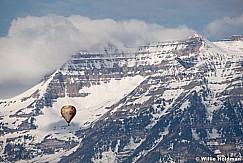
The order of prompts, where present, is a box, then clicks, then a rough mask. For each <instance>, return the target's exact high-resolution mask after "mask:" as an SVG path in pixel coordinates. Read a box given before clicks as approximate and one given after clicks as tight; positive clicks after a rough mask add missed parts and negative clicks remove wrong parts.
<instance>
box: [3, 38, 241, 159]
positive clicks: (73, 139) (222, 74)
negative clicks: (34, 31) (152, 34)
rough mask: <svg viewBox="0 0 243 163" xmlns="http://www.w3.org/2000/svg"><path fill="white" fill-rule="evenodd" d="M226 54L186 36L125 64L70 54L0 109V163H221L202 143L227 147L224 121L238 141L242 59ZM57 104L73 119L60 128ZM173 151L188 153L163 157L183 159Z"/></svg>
mask: <svg viewBox="0 0 243 163" xmlns="http://www.w3.org/2000/svg"><path fill="white" fill-rule="evenodd" d="M219 46H221V47H219ZM222 47H223V48H222ZM225 47H226V48H225ZM234 47H236V46H234ZM227 48H228V47H227V46H226V44H225V42H221V43H220V42H218V43H217V44H215V43H211V42H209V41H208V40H206V39H205V38H203V37H202V36H199V35H194V36H192V37H190V38H188V40H186V41H175V42H167V43H158V44H157V45H156V44H155V45H154V44H150V45H145V46H140V47H138V49H137V52H136V53H132V54H129V55H126V54H125V53H123V52H118V51H117V50H114V47H113V48H110V49H112V53H114V56H112V55H110V54H108V53H109V51H105V52H104V53H103V54H89V53H87V52H80V53H77V54H74V55H73V56H72V57H71V59H70V60H69V61H67V63H65V64H64V65H62V66H61V67H60V68H59V69H58V70H57V71H55V72H54V73H53V74H51V75H50V76H48V77H45V79H44V80H43V81H42V82H41V83H40V84H38V85H37V86H35V87H33V88H32V89H30V90H29V91H27V92H25V93H23V94H21V95H19V96H17V97H15V98H11V99H9V100H0V106H1V115H0V120H1V130H0V135H1V137H0V138H1V139H0V140H1V141H0V142H2V145H1V147H2V149H4V150H3V151H2V153H1V155H0V156H1V158H2V160H8V161H17V160H28V161H30V162H32V161H34V160H49V161H51V160H52V161H53V162H56V161H61V162H65V161H81V162H91V161H93V162H99V161H105V160H106V161H107V160H109V159H110V160H112V161H113V162H116V161H117V162H131V161H132V162H144V161H146V160H149V159H152V160H153V159H154V160H156V159H157V158H158V159H157V161H159V160H164V161H165V160H167V161H168V160H174V161H178V160H183V161H189V160H191V161H192V160H194V159H195V158H196V156H197V155H199V154H201V155H202V154H203V153H200V151H203V152H206V153H207V155H208V156H212V157H215V156H216V154H215V151H218V152H219V151H220V152H221V154H225V152H223V150H222V149H221V146H219V145H218V146H213V148H215V149H213V148H212V149H211V147H210V145H207V143H209V144H210V142H214V143H216V142H217V141H215V140H214V139H215V138H217V137H222V139H223V138H224V137H225V139H228V135H229V134H228V132H229V131H228V129H225V128H224V126H223V124H220V123H219V122H220V121H219V119H220V118H221V119H222V117H224V116H222V117H220V114H223V115H224V114H225V115H227V116H228V117H230V119H231V120H232V122H234V123H233V124H231V125H233V127H234V125H235V126H236V127H235V128H236V129H235V130H233V131H231V132H230V133H235V134H236V136H237V138H241V137H240V133H242V129H241V123H242V122H241V117H242V114H241V113H240V110H242V101H243V99H242V92H243V91H241V90H242V89H243V88H242V75H241V74H242V69H243V68H242V57H243V56H242V53H241V51H240V50H238V49H237V50H235V51H234V53H232V50H230V51H229V50H227ZM65 104H73V105H75V106H76V107H77V109H78V113H77V115H76V117H74V119H73V122H71V124H70V125H71V126H70V127H67V126H66V125H65V122H64V120H62V119H61V118H60V115H59V113H60V108H61V106H62V105H65ZM198 107H199V109H200V110H198V109H196V108H198ZM223 108H226V110H233V111H231V112H232V113H231V112H229V111H226V112H225V111H224V109H223ZM233 113H234V115H232V114H233ZM46 118H48V119H50V120H51V121H50V122H48V121H47V119H46ZM193 119H194V120H193ZM223 119H224V120H225V122H227V123H226V124H228V125H229V123H228V120H227V118H225V117H224V118H223ZM233 119H236V120H235V121H233ZM6 122H7V124H6ZM181 124H185V125H184V126H183V125H181ZM199 124H203V125H202V127H201V128H202V129H201V130H200V128H199V126H200V125H199ZM217 124H218V125H217ZM213 125H215V126H216V128H215V127H213ZM192 126H193V127H192ZM207 126H211V128H212V129H209V130H208V129H207ZM217 126H218V127H217ZM220 126H223V127H221V128H220ZM237 126H238V127H237ZM198 128H199V129H198ZM185 131H190V132H185ZM219 131H220V134H219V133H218V132H219ZM210 132H211V133H210ZM224 132H226V136H223V134H222V133H224ZM212 133H214V134H212ZM210 134H211V138H210ZM17 135H18V136H17ZM212 135H213V136H212ZM215 136H216V137H215ZM4 137H7V139H6V140H5V139H4ZM214 137H215V138H214ZM99 138H101V139H99ZM172 138H174V139H172ZM176 139H178V140H180V141H181V142H180V141H175V140H176ZM211 139H212V140H211ZM183 141H186V142H188V144H190V145H189V146H191V147H193V148H195V151H196V153H195V154H193V153H191V154H190V152H189V154H186V153H185V152H183V151H178V150H176V151H175V150H173V149H176V148H174V147H172V146H176V145H175V144H177V146H178V147H180V146H182V147H183V148H185V151H190V148H188V147H187V146H186V145H185V142H184V143H183ZM200 141H202V142H204V143H203V144H201V143H200ZM234 141H236V140H234ZM16 142H21V143H19V144H18V143H16ZM23 142H26V143H23ZM232 142H233V141H232ZM95 143H98V144H95ZM54 144H55V145H54ZM205 144H206V145H205ZM34 146H36V147H35V148H34ZM91 147H92V149H89V148H91ZM167 148H168V149H167ZM232 148H233V147H232ZM11 149H18V150H17V151H21V150H22V151H21V152H14V151H11ZM171 149H172V150H171ZM233 149H234V150H235V152H236V153H237V152H239V151H240V152H241V150H242V149H241V150H237V149H236V147H234V148H233ZM66 151H69V152H68V154H65V152H66ZM143 151H144V152H143ZM72 152H73V153H72ZM191 152H192V151H191ZM18 153H19V155H17V154H18ZM30 153H32V154H30ZM176 154H179V155H180V157H178V156H177V155H176ZM63 156H65V157H63ZM155 156H156V157H155ZM54 157H56V160H53V158H54ZM155 158H156V159H155ZM104 159H105V160H104ZM31 160H32V161H31ZM112 161H111V162H112ZM155 162H156V161H155Z"/></svg>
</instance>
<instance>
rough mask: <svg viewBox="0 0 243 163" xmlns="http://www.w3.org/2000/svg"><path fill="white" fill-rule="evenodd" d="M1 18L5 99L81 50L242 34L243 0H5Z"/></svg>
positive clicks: (0, 74)
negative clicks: (194, 35)
mask: <svg viewBox="0 0 243 163" xmlns="http://www.w3.org/2000/svg"><path fill="white" fill-rule="evenodd" d="M0 20H1V21H0V58H1V60H0V99H1V98H8V97H12V96H15V95H17V94H19V93H21V92H23V91H25V90H27V89H28V88H30V87H31V86H33V85H35V84H36V83H38V81H40V80H41V78H43V76H44V75H45V74H48V73H50V72H53V71H54V70H55V69H56V68H58V67H60V66H61V65H62V64H63V63H65V61H66V60H67V59H68V58H69V57H70V55H72V54H73V53H75V52H77V51H78V50H84V49H85V50H86V49H92V48H93V47H99V48H103V47H105V46H106V45H107V44H109V43H113V44H115V45H116V46H118V47H120V48H122V47H123V45H124V44H129V45H134V46H136V45H141V44H144V43H148V42H156V41H167V40H175V39H183V38H186V37H188V35H191V34H193V33H199V34H201V35H203V36H204V37H206V38H207V39H209V40H211V41H215V40H218V39H222V38H224V37H226V36H230V35H233V34H240V35H243V0H80V1H78V0H0ZM26 62H28V64H26ZM6 67H7V68H6Z"/></svg>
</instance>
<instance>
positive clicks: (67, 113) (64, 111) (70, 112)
mask: <svg viewBox="0 0 243 163" xmlns="http://www.w3.org/2000/svg"><path fill="white" fill-rule="evenodd" d="M75 114H76V108H75V107H74V106H72V105H67V106H63V107H62V108H61V115H62V117H63V118H64V119H65V120H66V121H67V123H68V125H69V123H70V122H71V120H72V119H73V117H74V116H75Z"/></svg>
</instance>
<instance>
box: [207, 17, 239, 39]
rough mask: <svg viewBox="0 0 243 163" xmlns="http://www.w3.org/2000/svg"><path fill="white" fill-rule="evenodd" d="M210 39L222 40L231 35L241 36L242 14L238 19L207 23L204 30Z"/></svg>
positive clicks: (224, 19)
mask: <svg viewBox="0 0 243 163" xmlns="http://www.w3.org/2000/svg"><path fill="white" fill-rule="evenodd" d="M205 33H206V35H207V36H208V37H209V38H210V37H211V38H213V37H215V38H224V37H227V36H231V35H235V34H236V35H239V34H240V35H243V13H242V15H241V16H239V17H234V18H230V17H224V18H222V19H218V20H215V21H212V22H211V23H209V24H208V25H207V27H206V30H205Z"/></svg>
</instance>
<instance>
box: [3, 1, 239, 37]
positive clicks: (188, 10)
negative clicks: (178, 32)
mask: <svg viewBox="0 0 243 163" xmlns="http://www.w3.org/2000/svg"><path fill="white" fill-rule="evenodd" d="M0 4H1V5H0V19H1V20H2V21H1V22H2V23H1V24H0V35H1V36H4V35H6V33H7V31H8V29H9V27H10V23H11V21H12V20H13V19H15V18H17V17H26V16H28V15H32V16H43V15H46V14H49V13H53V14H57V15H63V16H70V15H73V14H77V15H82V16H87V17H90V18H93V19H98V18H99V19H102V18H111V19H114V20H125V19H139V20H143V21H145V22H147V23H157V24H159V25H163V26H166V27H176V26H178V25H186V26H188V27H190V28H193V29H195V30H196V31H197V32H198V33H200V34H205V28H206V26H207V25H208V24H209V23H210V22H212V21H215V20H218V19H223V18H224V17H230V18H235V17H240V16H241V15H242V12H243V1H242V0H203V1H202V0H150V1H147V0H116V1H113V0H80V1H77V0H51V1H50V0H0ZM208 37H209V38H210V39H218V38H217V37H218V36H210V35H209V36H208ZM219 37H221V35H220V36H219Z"/></svg>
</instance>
